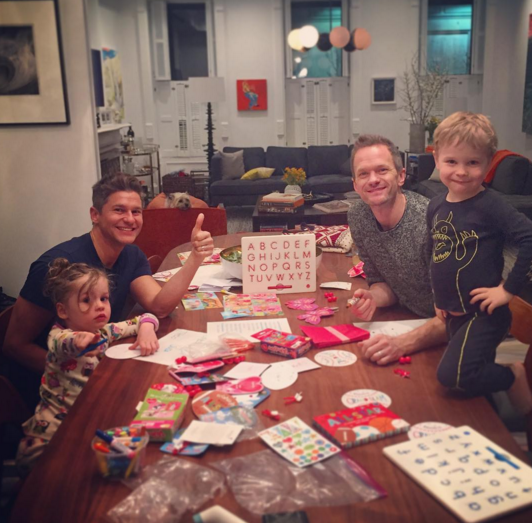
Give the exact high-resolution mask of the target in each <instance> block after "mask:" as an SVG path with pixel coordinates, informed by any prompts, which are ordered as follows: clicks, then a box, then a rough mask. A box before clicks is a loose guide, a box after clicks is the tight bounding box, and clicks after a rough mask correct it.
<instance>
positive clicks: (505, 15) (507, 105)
mask: <svg viewBox="0 0 532 523" xmlns="http://www.w3.org/2000/svg"><path fill="white" fill-rule="evenodd" d="M531 13H532V0H512V1H511V2H508V1H504V2H503V1H502V0H488V3H487V13H486V15H487V19H486V49H485V56H484V89H483V96H482V110H483V112H484V114H486V115H488V116H490V118H491V121H492V122H493V124H494V126H495V129H496V131H497V135H498V137H499V148H501V149H510V150H511V151H515V152H517V153H520V154H523V155H525V156H527V157H529V158H532V135H527V134H525V133H523V132H522V131H521V128H522V120H523V96H524V92H525V69H526V58H527V57H526V53H527V47H528V43H527V42H528V40H527V39H528V23H529V16H530V14H531Z"/></svg>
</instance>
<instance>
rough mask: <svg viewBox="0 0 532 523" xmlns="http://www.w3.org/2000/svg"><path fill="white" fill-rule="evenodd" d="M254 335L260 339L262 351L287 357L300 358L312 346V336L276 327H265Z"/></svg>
mask: <svg viewBox="0 0 532 523" xmlns="http://www.w3.org/2000/svg"><path fill="white" fill-rule="evenodd" d="M252 336H253V338H256V339H257V340H260V348H261V350H262V351H264V352H269V353H270V354H277V355H278V356H283V357H285V358H299V357H300V356H303V354H306V353H307V352H308V351H309V350H310V348H311V346H312V342H311V340H310V338H305V337H304V336H298V335H297V334H290V333H288V332H281V331H278V330H275V329H264V330H262V331H260V332H257V333H256V334H253V335H252Z"/></svg>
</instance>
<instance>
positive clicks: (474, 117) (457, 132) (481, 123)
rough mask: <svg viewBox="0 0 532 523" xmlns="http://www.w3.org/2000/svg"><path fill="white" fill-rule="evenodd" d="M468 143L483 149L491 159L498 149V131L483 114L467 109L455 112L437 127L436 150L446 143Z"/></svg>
mask: <svg viewBox="0 0 532 523" xmlns="http://www.w3.org/2000/svg"><path fill="white" fill-rule="evenodd" d="M464 142H465V143H466V144H468V145H469V146H471V147H473V148H475V149H483V150H484V151H486V154H487V155H488V157H489V158H490V159H491V158H492V157H493V155H494V154H495V152H496V151H497V145H498V140H497V133H496V132H495V129H494V127H493V125H491V122H490V121H489V120H488V118H487V117H486V116H484V115H483V114H475V113H471V112H466V111H459V112H457V113H453V114H451V115H450V116H448V117H447V118H445V120H443V122H442V123H441V124H440V125H438V127H436V131H435V132H434V150H435V151H436V153H438V149H439V148H441V147H444V146H446V145H454V144H458V143H464Z"/></svg>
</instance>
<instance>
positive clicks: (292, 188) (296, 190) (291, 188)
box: [284, 185, 302, 194]
mask: <svg viewBox="0 0 532 523" xmlns="http://www.w3.org/2000/svg"><path fill="white" fill-rule="evenodd" d="M284 192H285V193H287V194H301V192H302V191H301V187H300V186H299V185H287V186H286V187H285V189H284Z"/></svg>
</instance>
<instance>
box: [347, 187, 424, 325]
mask: <svg viewBox="0 0 532 523" xmlns="http://www.w3.org/2000/svg"><path fill="white" fill-rule="evenodd" d="M404 195H405V197H406V208H405V212H404V214H403V217H402V218H401V220H400V221H399V223H398V224H397V225H396V226H395V227H394V228H393V229H390V230H388V231H383V230H382V228H381V226H380V225H379V223H378V222H377V220H376V219H375V216H374V215H373V213H372V212H371V209H370V207H369V206H368V205H367V204H365V203H364V202H363V201H362V200H357V201H355V203H354V205H353V206H352V207H351V209H350V210H349V213H348V217H347V219H348V223H349V228H350V229H351V234H352V236H353V241H354V242H355V244H356V246H357V248H358V252H359V255H360V259H361V260H362V261H363V262H364V272H365V273H366V281H367V283H368V285H372V284H374V283H379V282H384V283H387V284H388V285H389V286H390V288H391V289H392V291H393V292H394V293H395V295H396V296H397V299H398V300H399V303H400V304H401V305H402V306H404V307H406V308H407V309H409V310H411V311H412V312H413V313H415V314H417V315H418V316H422V317H431V316H434V301H433V296H432V289H431V286H430V275H429V264H430V247H429V243H428V232H427V219H426V214H427V207H428V203H429V200H428V199H427V198H425V197H424V196H421V195H420V194H417V193H413V192H410V191H404Z"/></svg>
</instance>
